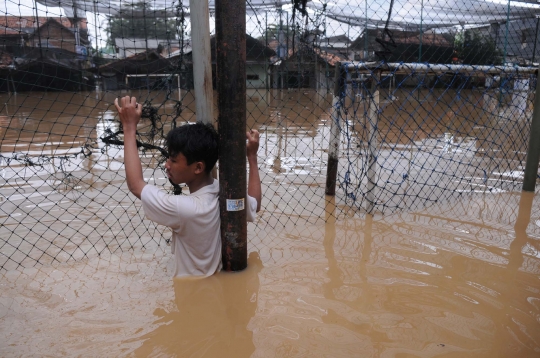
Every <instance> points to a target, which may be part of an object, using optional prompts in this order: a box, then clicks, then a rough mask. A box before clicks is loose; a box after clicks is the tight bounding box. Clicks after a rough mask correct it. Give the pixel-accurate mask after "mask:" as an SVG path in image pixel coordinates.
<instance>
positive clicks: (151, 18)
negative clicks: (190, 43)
mask: <svg viewBox="0 0 540 358" xmlns="http://www.w3.org/2000/svg"><path fill="white" fill-rule="evenodd" d="M132 6H133V9H132V11H129V12H126V13H124V14H123V15H122V16H118V17H110V18H109V21H108V26H107V30H108V32H109V39H110V41H111V43H114V40H115V39H116V38H156V39H175V38H176V33H177V27H176V25H177V24H176V17H169V18H167V17H158V18H156V17H155V15H154V13H153V11H152V9H151V8H150V6H149V5H148V4H147V3H145V2H139V3H135V4H133V5H132Z"/></svg>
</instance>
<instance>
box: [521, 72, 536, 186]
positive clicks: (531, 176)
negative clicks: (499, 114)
mask: <svg viewBox="0 0 540 358" xmlns="http://www.w3.org/2000/svg"><path fill="white" fill-rule="evenodd" d="M538 138H540V69H539V70H538V74H537V75H536V93H535V94H534V108H533V115H532V119H531V134H530V135H529V147H528V148H527V160H526V162H525V173H524V175H523V191H532V192H534V190H535V188H536V179H537V178H538V161H539V160H540V141H539V140H538Z"/></svg>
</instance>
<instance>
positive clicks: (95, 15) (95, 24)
mask: <svg viewBox="0 0 540 358" xmlns="http://www.w3.org/2000/svg"><path fill="white" fill-rule="evenodd" d="M96 3H97V0H94V32H95V36H96V55H97V54H98V32H97V6H96Z"/></svg>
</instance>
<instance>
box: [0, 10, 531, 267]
mask: <svg viewBox="0 0 540 358" xmlns="http://www.w3.org/2000/svg"><path fill="white" fill-rule="evenodd" d="M58 6H60V7H58ZM213 11H214V10H213V1H211V2H210V15H209V16H210V24H211V29H210V30H211V33H212V37H211V49H212V63H213V65H212V67H213V68H212V71H213V74H214V76H217V75H216V74H217V71H216V68H215V55H214V53H215V48H216V44H215V37H214V36H213V34H214V30H213V28H214V25H213V23H214V20H215V18H214V13H213ZM247 11H248V13H247V16H246V24H247V32H248V33H247V39H246V53H247V58H246V62H247V66H246V67H247V68H246V83H247V87H248V90H247V113H248V118H247V123H248V127H249V128H256V129H258V130H259V131H260V132H261V133H262V135H261V148H260V151H259V163H260V171H261V179H262V182H263V196H264V198H263V205H262V206H263V212H262V214H261V216H260V218H259V219H258V222H257V228H256V229H253V227H252V230H254V231H255V233H256V234H258V233H263V232H264V233H265V235H267V233H268V229H273V228H275V229H276V230H278V229H279V228H280V227H283V226H286V225H295V224H298V223H302V224H305V223H313V222H316V221H318V220H324V219H325V216H326V207H327V199H326V198H325V185H326V182H327V169H328V164H329V152H330V154H331V155H336V159H337V162H338V166H337V172H336V174H337V183H336V205H337V208H338V210H337V211H336V212H335V215H336V216H340V215H355V214H363V213H365V212H382V213H389V212H393V211H396V210H405V211H408V210H416V209H419V208H423V207H425V206H426V205H430V204H432V203H435V202H446V201H448V200H450V199H452V198H454V197H456V196H462V195H467V194H469V193H478V192H482V193H496V192H502V191H512V190H517V189H519V183H520V182H521V180H522V177H523V165H524V163H523V161H524V158H525V154H526V149H527V148H526V145H527V141H528V136H529V127H530V121H531V117H532V99H533V97H534V88H535V87H536V76H535V74H536V72H535V71H536V67H537V65H536V61H537V53H538V49H537V42H538V41H537V40H538V39H537V34H538V19H537V18H536V17H535V14H536V13H540V6H539V5H536V4H532V3H525V2H503V3H500V2H485V1H481V2H480V1H475V0H463V1H455V2H446V1H445V2H442V1H422V2H421V1H418V2H404V1H389V2H383V3H380V2H379V3H374V2H369V1H362V2H360V1H349V2H345V1H341V0H338V1H332V2H326V1H323V0H321V1H309V2H302V1H263V0H253V1H249V2H248V6H247ZM0 12H2V14H1V15H2V16H1V17H0V52H1V56H0V98H1V99H2V109H1V111H0V133H1V136H0V138H1V139H0V147H1V153H0V164H1V168H0V170H1V172H0V174H1V175H0V176H1V179H0V180H1V182H2V193H1V196H0V224H1V226H0V267H1V268H2V269H13V268H17V267H20V266H23V267H27V266H33V265H35V264H37V263H40V264H44V263H45V264H46V263H51V262H65V261H68V260H71V259H79V258H81V257H85V256H88V255H95V254H101V253H103V252H117V251H123V250H129V249H132V248H137V249H144V248H148V247H156V246H158V245H161V246H165V243H166V240H167V239H168V237H169V235H170V234H169V233H168V231H167V230H165V231H164V230H163V228H161V227H156V226H155V225H154V224H153V223H152V222H150V221H148V220H144V213H143V212H142V211H141V208H140V204H139V203H138V202H137V201H136V200H135V199H134V198H133V197H132V196H131V195H129V194H128V193H129V192H128V190H127V187H126V184H125V174H124V169H123V157H122V156H123V151H122V140H123V138H122V131H121V128H120V125H119V122H118V118H117V117H116V114H115V110H114V106H112V103H113V101H114V98H116V97H118V96H121V95H126V94H131V95H134V96H137V97H138V98H139V103H144V107H143V108H144V112H143V118H144V119H143V122H142V123H141V125H140V127H139V129H138V135H139V137H138V141H139V145H140V148H141V153H142V154H141V155H142V160H143V170H144V177H145V179H146V180H147V181H148V182H149V183H151V184H155V185H158V186H161V187H163V188H164V189H165V190H168V191H170V192H171V193H173V192H175V191H176V192H177V193H178V191H179V188H173V187H171V185H170V184H169V183H168V180H167V179H166V175H164V173H163V164H164V159H165V156H164V154H165V153H164V152H163V149H162V145H163V138H164V136H165V135H166V133H167V132H168V131H169V130H170V128H172V127H174V126H178V125H183V124H185V123H188V122H193V121H196V120H197V115H196V113H195V112H196V110H195V102H194V91H193V86H194V75H193V65H194V64H193V55H192V43H191V37H192V36H191V34H192V32H193V31H194V29H193V28H192V27H191V22H190V11H189V4H188V2H187V1H185V2H179V1H176V2H174V1H165V0H160V1H157V0H156V1H151V2H130V3H125V2H122V3H121V2H119V1H114V0H100V1H89V0H69V1H68V0H61V1H58V0H56V1H49V0H39V1H38V2H37V3H33V2H30V1H29V2H25V1H21V2H17V3H15V2H6V6H5V8H4V9H0ZM336 73H337V75H336ZM217 80H219V79H217ZM336 82H337V83H336ZM214 112H217V111H214ZM335 149H337V150H335ZM263 229H264V231H263ZM264 242H265V243H264V245H266V246H267V245H269V243H268V241H266V240H265V241H264ZM252 245H255V246H256V247H257V245H259V246H260V245H263V243H262V241H253V242H252Z"/></svg>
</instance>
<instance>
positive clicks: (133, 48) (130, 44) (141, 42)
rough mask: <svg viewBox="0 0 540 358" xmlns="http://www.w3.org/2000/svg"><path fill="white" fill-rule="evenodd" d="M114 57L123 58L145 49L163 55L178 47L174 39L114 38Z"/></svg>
mask: <svg viewBox="0 0 540 358" xmlns="http://www.w3.org/2000/svg"><path fill="white" fill-rule="evenodd" d="M114 47H115V50H116V58H117V59H124V58H128V57H131V56H133V55H136V54H138V53H142V52H146V51H149V50H151V51H155V52H157V53H159V54H160V55H162V56H164V57H169V55H170V54H171V53H173V52H175V51H177V50H178V49H179V48H180V45H179V41H178V40H176V39H155V38H148V39H141V38H116V39H114Z"/></svg>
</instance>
